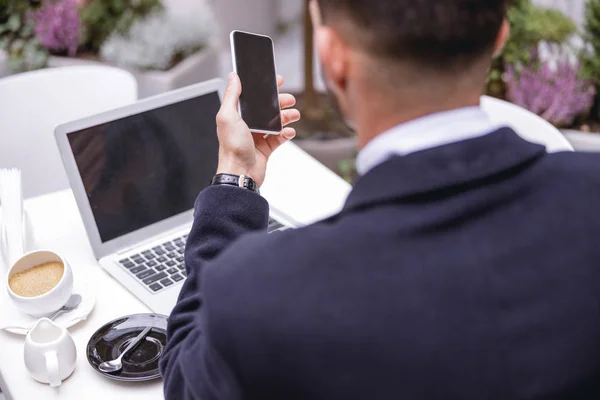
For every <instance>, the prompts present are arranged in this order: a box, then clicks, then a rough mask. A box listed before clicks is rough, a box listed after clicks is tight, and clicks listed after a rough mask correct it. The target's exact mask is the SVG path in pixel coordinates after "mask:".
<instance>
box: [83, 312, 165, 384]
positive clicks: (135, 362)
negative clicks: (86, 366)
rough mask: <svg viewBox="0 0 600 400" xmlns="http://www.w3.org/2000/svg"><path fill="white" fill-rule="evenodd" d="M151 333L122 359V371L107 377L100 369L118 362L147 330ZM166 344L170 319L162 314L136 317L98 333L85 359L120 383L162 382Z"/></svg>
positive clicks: (99, 330) (131, 316) (112, 323)
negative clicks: (161, 374) (159, 364)
mask: <svg viewBox="0 0 600 400" xmlns="http://www.w3.org/2000/svg"><path fill="white" fill-rule="evenodd" d="M147 327H152V330H151V331H150V332H149V333H148V335H147V336H146V337H145V338H144V340H143V341H142V342H141V343H140V344H138V345H137V346H136V348H134V349H133V350H132V351H131V352H130V353H128V354H127V355H125V357H123V360H122V361H123V368H122V369H121V370H119V371H116V372H113V373H105V372H102V371H100V370H99V369H98V366H99V365H100V364H102V363H103V362H105V361H110V360H114V359H116V358H118V357H119V356H120V355H121V353H122V352H123V350H125V348H126V347H127V346H128V345H129V343H131V341H132V340H133V339H135V338H136V336H137V335H139V334H140V332H142V331H143V330H144V329H145V328H147ZM166 344H167V317H166V316H164V315H159V314H134V315H129V316H126V317H122V318H118V319H116V320H114V321H111V322H109V323H107V324H106V325H104V326H103V327H101V328H100V329H98V330H97V331H96V333H94V334H93V335H92V337H91V338H90V340H89V342H88V345H87V348H86V355H87V359H88V362H89V363H90V365H91V366H92V368H94V369H95V370H96V371H98V373H100V374H102V375H104V376H105V377H107V378H110V379H115V380H119V381H130V382H141V381H148V380H152V379H157V378H160V372H159V370H158V360H159V358H160V355H161V354H162V352H163V348H164V346H165V345H166Z"/></svg>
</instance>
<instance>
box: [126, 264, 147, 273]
mask: <svg viewBox="0 0 600 400" xmlns="http://www.w3.org/2000/svg"><path fill="white" fill-rule="evenodd" d="M145 269H146V266H144V265H140V266H137V267H135V268H132V269H130V271H131V273H132V274H138V273H140V272H142V271H143V270H145Z"/></svg>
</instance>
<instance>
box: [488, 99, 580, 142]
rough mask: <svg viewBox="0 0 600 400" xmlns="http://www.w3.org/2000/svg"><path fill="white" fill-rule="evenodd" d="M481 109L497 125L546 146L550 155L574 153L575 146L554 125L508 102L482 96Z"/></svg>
mask: <svg viewBox="0 0 600 400" xmlns="http://www.w3.org/2000/svg"><path fill="white" fill-rule="evenodd" d="M481 108H482V109H483V110H484V111H485V112H486V113H487V114H488V116H489V117H490V118H491V120H492V121H493V122H494V123H495V124H496V125H503V126H508V127H510V128H512V129H513V130H514V131H515V132H517V133H518V134H519V136H521V137H522V138H523V139H525V140H527V141H529V142H533V143H538V144H542V145H545V146H546V149H547V150H548V152H549V153H555V152H560V151H573V146H571V144H570V143H569V141H568V140H567V139H566V138H565V137H564V136H563V134H562V133H561V132H560V131H559V130H558V129H557V128H556V127H554V126H553V125H552V124H550V123H549V122H547V121H546V120H544V119H543V118H541V117H539V116H537V115H535V114H534V113H532V112H530V111H527V110H525V109H524V108H521V107H519V106H516V105H514V104H512V103H509V102H507V101H503V100H499V99H495V98H493V97H488V96H482V97H481Z"/></svg>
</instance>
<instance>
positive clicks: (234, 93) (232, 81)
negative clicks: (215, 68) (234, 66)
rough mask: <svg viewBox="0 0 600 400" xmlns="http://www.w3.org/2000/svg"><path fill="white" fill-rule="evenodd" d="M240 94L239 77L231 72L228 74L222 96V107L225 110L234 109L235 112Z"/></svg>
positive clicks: (240, 84) (240, 83)
mask: <svg viewBox="0 0 600 400" xmlns="http://www.w3.org/2000/svg"><path fill="white" fill-rule="evenodd" d="M241 94H242V82H240V77H239V76H238V75H237V74H236V73H235V72H232V73H230V74H229V80H228V82H227V88H226V89H225V94H224V95H223V105H224V106H225V107H227V108H235V109H236V110H237V108H238V102H239V100H240V95H241Z"/></svg>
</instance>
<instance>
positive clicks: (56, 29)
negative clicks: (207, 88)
mask: <svg viewBox="0 0 600 400" xmlns="http://www.w3.org/2000/svg"><path fill="white" fill-rule="evenodd" d="M4 1H6V0H4ZM10 1H14V2H18V1H19V0H10ZM21 10H22V11H21ZM14 11H15V7H12V9H9V12H10V13H12V15H10V16H9V18H8V19H7V21H6V23H5V24H4V26H5V29H4V30H3V29H2V26H3V25H0V38H2V37H4V38H5V39H6V38H9V39H10V40H5V41H4V42H3V41H1V40H0V49H2V50H4V51H5V53H6V54H7V56H8V62H7V63H6V65H7V66H8V67H9V68H10V69H11V70H12V71H23V70H30V69H36V68H40V67H44V66H50V67H57V66H66V65H74V64H75V65H77V64H93V63H108V64H111V65H116V66H119V67H122V68H125V69H128V70H130V71H132V72H133V73H134V75H135V76H136V77H137V79H138V87H139V95H140V97H146V96H149V95H153V94H157V93H161V92H164V91H167V90H172V89H176V88H179V87H182V86H186V85H189V84H192V83H196V82H200V81H203V80H206V79H210V78H214V77H215V76H218V75H219V74H220V71H219V57H218V51H217V46H216V44H215V43H214V40H213V39H214V32H215V30H216V26H215V23H214V17H213V15H212V12H211V10H210V8H209V7H208V6H207V5H206V3H205V2H204V1H200V0H199V1H195V2H194V3H190V4H189V6H188V7H186V8H165V7H163V5H162V3H161V2H160V0H114V1H105V0H43V1H33V0H31V1H29V2H28V3H27V7H20V8H19V11H21V12H20V13H19V14H16V15H18V20H19V25H20V26H23V27H29V28H21V30H20V31H19V35H20V36H19V40H17V41H16V43H17V45H16V46H15V40H14V39H12V38H14V37H15V33H14V29H13V26H14V25H16V24H15V23H14V22H12V25H11V22H10V21H11V20H12V21H14V20H16V19H17V17H15V14H14ZM0 24H2V19H0ZM7 26H8V29H7V28H6V27H7ZM27 35H28V36H27ZM23 43H24V44H23ZM15 47H16V48H17V50H18V49H22V50H20V51H15ZM30 49H35V52H32V51H31V50H30ZM25 50H27V51H25ZM32 54H33V55H34V56H32ZM30 60H33V61H36V62H35V63H34V62H31V61H30Z"/></svg>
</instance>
